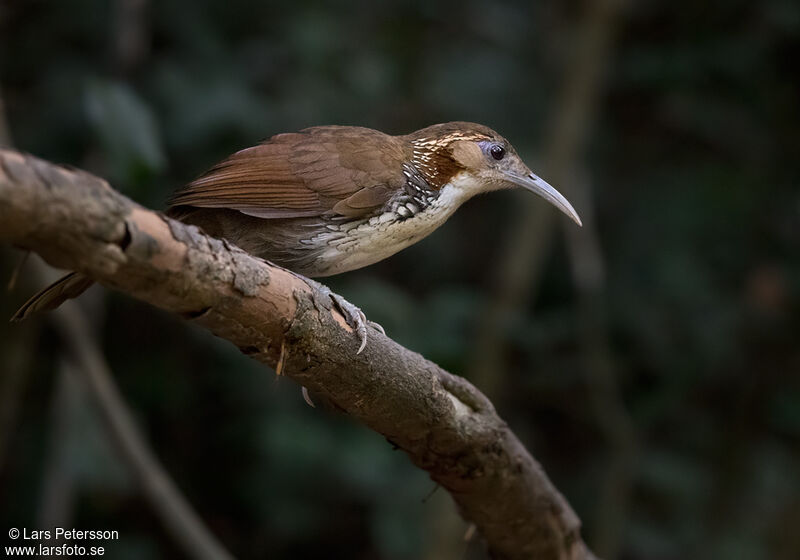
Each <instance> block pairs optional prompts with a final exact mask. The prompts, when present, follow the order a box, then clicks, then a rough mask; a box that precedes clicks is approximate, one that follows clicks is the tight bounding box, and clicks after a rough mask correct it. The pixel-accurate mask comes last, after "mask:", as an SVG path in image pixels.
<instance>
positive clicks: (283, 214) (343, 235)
mask: <svg viewBox="0 0 800 560" xmlns="http://www.w3.org/2000/svg"><path fill="white" fill-rule="evenodd" d="M515 187H516V188H522V189H525V190H528V191H531V192H533V193H535V194H537V195H539V196H541V197H542V198H544V199H545V200H547V201H548V202H550V203H551V204H553V205H554V206H555V207H556V208H558V209H559V210H560V211H561V212H563V213H564V214H566V215H567V216H568V217H569V218H571V219H572V220H573V221H574V222H575V223H576V224H578V225H579V226H580V225H582V224H581V219H580V217H579V216H578V214H577V212H576V211H575V209H574V208H573V207H572V205H571V204H570V203H569V202H568V201H567V199H566V198H564V196H563V195H561V193H559V192H558V191H557V190H556V189H555V188H553V187H552V186H551V185H550V184H549V183H547V182H546V181H545V180H544V179H542V178H541V177H539V176H538V175H536V174H534V173H533V172H532V171H531V170H530V169H529V168H528V166H526V165H525V163H524V162H523V161H522V159H521V158H520V156H519V155H518V154H517V152H516V150H515V149H514V147H513V146H512V145H511V144H510V143H509V142H508V140H506V139H505V138H503V137H502V136H500V135H499V134H498V133H497V132H495V131H494V130H492V129H491V128H489V127H487V126H484V125H480V124H476V123H469V122H448V123H442V124H435V125H432V126H428V127H426V128H422V129H420V130H417V131H415V132H412V133H410V134H405V135H398V136H393V135H389V134H385V133H383V132H380V131H377V130H373V129H370V128H364V127H358V126H315V127H311V128H306V129H303V130H300V131H299V132H291V133H283V134H277V135H275V136H272V137H271V138H269V139H268V140H266V141H264V142H262V143H260V144H258V145H256V146H252V147H249V148H246V149H243V150H241V151H238V152H236V153H234V154H233V155H231V156H229V157H228V158H226V159H224V160H222V161H221V162H220V163H218V164H217V165H215V166H214V167H212V168H211V169H210V170H208V171H207V172H206V173H204V174H203V175H201V176H199V177H198V178H197V179H195V180H194V181H192V182H191V183H189V184H188V185H186V186H185V187H183V188H182V189H180V190H178V191H177V192H176V193H175V194H174V195H173V196H172V198H171V200H170V202H169V208H168V210H167V215H168V216H170V217H172V218H175V219H178V220H180V221H182V222H185V223H188V224H192V225H195V226H198V227H199V228H201V229H202V230H203V231H204V232H205V233H206V234H208V235H210V236H213V237H220V238H224V239H226V240H227V241H229V242H231V243H233V244H235V245H238V246H239V247H240V248H242V249H244V250H245V251H247V252H249V253H251V254H253V255H255V256H257V257H260V258H262V259H265V260H268V261H270V262H272V263H275V264H277V265H280V266H282V267H284V268H287V269H289V270H290V271H292V272H295V273H297V274H300V275H303V276H306V277H309V278H319V277H326V276H332V275H335V274H341V273H344V272H348V271H352V270H356V269H359V268H362V267H365V266H369V265H371V264H373V263H376V262H378V261H381V260H383V259H385V258H387V257H390V256H391V255H393V254H395V253H397V252H398V251H400V250H402V249H404V248H406V247H408V246H410V245H413V244H414V243H417V242H418V241H420V240H421V239H423V238H425V237H426V236H428V235H429V234H430V233H432V232H433V231H434V230H435V229H436V228H438V227H439V226H441V225H442V224H444V223H445V222H446V221H447V219H448V218H449V217H450V216H451V215H452V214H453V213H454V212H455V211H456V210H457V209H458V208H459V207H460V206H461V205H462V204H463V203H464V202H466V201H467V200H469V199H470V198H472V197H473V196H475V195H477V194H481V193H486V192H490V191H496V190H502V189H510V188H515ZM92 283H93V281H92V280H91V279H89V278H87V277H86V276H84V275H82V274H81V273H78V272H73V273H70V274H68V275H66V276H64V277H63V278H61V279H60V280H58V281H56V282H55V283H54V284H52V285H51V286H49V287H47V288H45V289H44V290H42V291H41V292H39V293H37V294H36V295H34V296H33V297H32V298H31V299H30V300H28V302H27V303H25V304H24V305H23V306H22V307H21V308H20V309H19V310H18V311H17V313H16V314H15V315H14V316H13V317H12V320H22V319H24V318H26V317H28V316H30V315H31V314H33V313H35V312H38V311H43V310H48V309H53V308H55V307H58V306H59V305H60V304H61V303H63V302H64V301H65V300H67V299H70V298H73V297H77V296H78V295H80V294H81V293H82V292H83V291H85V290H86V289H87V288H88V287H89V286H91V284H92ZM327 293H328V294H329V295H330V296H331V298H332V299H333V301H334V303H335V304H336V305H337V306H338V307H339V308H340V310H342V311H343V313H344V314H345V317H346V318H347V320H348V323H350V324H351V326H353V327H354V328H355V329H356V330H357V332H358V334H359V336H360V338H361V346H360V347H359V352H360V351H361V350H363V348H364V346H365V344H366V336H367V335H366V333H367V329H366V318H365V317H364V314H363V313H362V312H361V310H360V309H358V308H357V307H356V306H354V305H352V304H350V303H349V302H347V301H346V300H344V299H343V298H341V297H339V296H335V295H334V294H332V293H331V292H330V291H328V292H327Z"/></svg>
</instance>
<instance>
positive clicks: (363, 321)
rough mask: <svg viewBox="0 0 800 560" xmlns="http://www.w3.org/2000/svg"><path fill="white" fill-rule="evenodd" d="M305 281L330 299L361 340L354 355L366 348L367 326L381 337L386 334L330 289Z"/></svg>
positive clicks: (312, 281) (359, 310)
mask: <svg viewBox="0 0 800 560" xmlns="http://www.w3.org/2000/svg"><path fill="white" fill-rule="evenodd" d="M306 281H307V282H311V283H313V284H314V287H315V288H316V289H317V290H319V291H320V292H321V293H322V294H323V295H326V296H328V298H330V300H331V301H332V302H333V303H334V305H336V307H337V308H338V309H339V311H340V312H341V313H342V316H343V317H344V320H345V321H347V324H348V325H350V326H351V327H352V328H353V330H354V331H355V332H356V335H357V336H358V337H359V339H360V340H361V345H360V346H359V347H358V351H357V352H356V354H361V352H362V351H363V350H364V348H366V346H367V326H370V327H372V328H373V329H375V330H377V331H379V332H380V333H381V334H383V335H385V334H386V331H384V330H383V327H382V326H380V325H379V324H378V323H376V322H374V321H370V320H369V319H367V317H366V315H364V312H363V311H361V309H359V308H358V307H356V306H355V305H353V304H352V303H350V302H349V301H347V300H346V299H344V298H343V297H342V296H340V295H339V294H335V293H333V292H332V291H331V289H330V288H328V287H327V286H325V285H324V284H320V283H319V282H316V281H314V280H308V279H306Z"/></svg>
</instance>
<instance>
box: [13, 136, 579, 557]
mask: <svg viewBox="0 0 800 560" xmlns="http://www.w3.org/2000/svg"><path fill="white" fill-rule="evenodd" d="M0 240H5V241H9V242H11V243H14V244H17V245H20V246H23V247H25V248H28V249H30V250H33V251H36V252H37V253H39V254H40V255H41V256H42V257H44V258H45V260H47V261H48V262H49V263H50V264H52V265H54V266H58V267H61V268H69V269H73V270H78V271H80V272H82V273H84V274H87V275H88V276H90V277H91V278H94V279H96V280H97V281H98V282H100V283H102V284H104V285H106V286H108V287H110V288H113V289H116V290H120V291H122V292H125V293H127V294H130V295H132V296H134V297H136V298H138V299H141V300H143V301H147V302H149V303H151V304H153V305H155V306H158V307H160V308H162V309H166V310H168V311H172V312H175V313H179V314H181V315H182V316H183V317H185V318H186V319H188V320H191V321H193V322H194V323H197V324H199V325H202V326H203V327H205V328H207V329H208V330H210V331H211V332H213V333H214V334H216V335H217V336H219V337H222V338H225V339H226V340H229V341H230V342H232V343H233V344H235V345H236V346H237V347H239V349H240V350H241V351H242V352H243V353H245V354H247V355H249V356H251V357H253V358H255V359H257V360H259V361H261V362H263V363H266V364H268V365H270V366H272V367H274V366H275V365H276V362H277V361H278V358H279V353H280V350H281V347H282V346H283V348H284V350H285V356H284V367H283V372H284V373H286V375H287V376H289V377H292V378H293V379H295V380H296V381H297V382H299V383H301V384H302V385H304V386H305V387H307V388H309V389H310V390H311V391H312V392H314V393H315V394H319V395H321V396H322V397H324V398H326V399H328V400H330V401H331V402H332V403H334V404H335V405H336V406H338V407H339V408H341V409H342V410H344V411H345V412H347V413H348V414H350V415H351V416H353V417H354V418H356V419H357V420H359V421H361V422H363V423H364V424H366V425H367V426H369V427H370V428H372V429H373V430H375V431H377V432H379V433H381V434H383V435H384V436H386V438H387V439H388V440H389V441H391V442H392V443H394V444H395V445H397V446H398V447H399V448H401V449H403V450H404V451H405V452H406V453H407V454H408V455H409V457H410V458H411V460H412V461H413V462H414V464H416V465H417V466H419V467H420V468H423V469H425V470H427V471H428V472H429V473H430V476H431V478H432V479H433V480H434V481H436V482H438V483H439V484H440V485H442V487H444V488H445V489H447V490H448V492H450V494H451V495H452V496H453V498H454V499H455V501H456V502H457V503H458V504H459V507H460V509H461V512H462V514H463V515H464V517H465V518H466V519H468V520H470V521H472V522H473V523H475V524H476V526H477V527H478V530H479V531H480V532H481V534H482V535H483V536H484V537H485V539H486V540H487V542H488V545H489V549H490V551H491V554H492V555H493V557H494V558H500V559H517V558H519V559H522V558H526V559H527V558H541V559H549V558H553V559H555V558H559V559H561V558H569V559H584V558H593V556H592V554H591V552H589V550H588V549H587V547H586V546H585V545H584V543H583V541H582V540H581V537H580V521H579V520H578V518H577V516H576V515H575V513H574V512H573V511H572V509H571V508H570V507H569V504H567V502H566V501H565V500H564V498H563V497H562V496H561V494H560V493H559V492H558V491H557V490H556V489H555V487H553V485H552V484H551V483H550V481H549V480H548V478H547V476H546V475H545V473H544V472H543V471H542V469H541V467H540V466H539V464H538V463H537V462H536V461H535V460H534V459H533V458H532V457H531V456H530V454H528V452H527V451H526V450H525V448H524V447H523V446H522V444H521V443H520V442H519V440H518V439H517V438H516V436H515V435H514V434H513V433H512V432H511V430H509V428H508V427H507V426H506V424H505V423H504V422H503V421H502V420H501V419H500V418H499V417H498V416H497V414H496V413H495V411H494V407H493V406H492V404H491V402H489V400H488V399H487V398H486V397H484V396H483V395H482V394H481V393H480V392H479V391H477V390H476V389H475V388H474V387H473V386H472V385H470V384H469V383H468V382H466V381H465V380H463V379H461V378H459V377H457V376H454V375H451V374H449V373H447V372H445V371H444V370H442V369H440V368H439V367H438V366H436V365H435V364H433V363H431V362H429V361H427V360H425V359H424V358H423V357H422V356H420V355H419V354H416V353H414V352H411V351H410V350H407V349H406V348H403V347H402V346H400V345H398V344H397V343H395V342H393V341H392V340H390V339H388V338H387V337H385V336H383V335H380V334H379V333H377V332H376V331H374V330H373V331H370V333H369V342H368V344H367V347H366V349H365V351H364V352H362V353H361V354H358V355H357V354H356V350H357V348H358V338H357V337H356V336H355V334H354V333H353V332H352V329H350V327H349V326H347V324H346V322H345V321H344V319H343V317H342V316H341V315H340V314H339V313H338V312H337V311H336V310H335V308H333V307H332V306H331V303H330V301H329V298H328V297H327V296H325V295H324V293H322V292H321V291H319V289H318V287H317V286H318V285H317V284H316V283H315V282H313V281H310V280H307V279H305V278H303V277H300V276H298V275H295V274H293V273H291V272H289V271H287V270H285V269H282V268H280V267H277V266H274V265H271V264H269V263H266V262H264V261H262V260H260V259H258V258H256V257H253V256H252V255H249V254H247V253H245V252H244V251H242V250H240V249H239V248H237V247H234V246H232V245H230V244H229V243H227V242H226V241H224V240H217V239H213V238H210V237H208V236H206V235H205V234H203V233H202V232H201V231H200V230H198V229H197V228H195V227H193V226H188V225H185V224H182V223H180V222H176V221H174V220H170V219H168V218H166V217H165V216H163V215H161V214H158V213H156V212H153V211H150V210H147V209H145V208H143V207H141V206H139V205H137V204H136V203H134V202H132V201H130V200H128V199H127V198H125V197H124V196H122V195H121V194H119V193H117V192H116V191H114V190H113V189H111V187H109V185H108V184H107V183H106V182H105V181H103V180H102V179H99V178H97V177H94V176H92V175H90V174H88V173H86V172H82V171H74V170H67V169H65V168H62V167H58V166H55V165H53V164H50V163H47V162H45V161H42V160H39V159H37V158H34V157H32V156H25V155H22V154H19V153H16V152H13V151H8V150H0Z"/></svg>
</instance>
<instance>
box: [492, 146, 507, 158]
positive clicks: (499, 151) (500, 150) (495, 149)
mask: <svg viewBox="0 0 800 560" xmlns="http://www.w3.org/2000/svg"><path fill="white" fill-rule="evenodd" d="M489 153H490V154H492V157H493V158H494V159H496V160H498V161H499V160H501V159H503V158H504V157H505V155H506V149H505V148H504V147H503V146H497V145H495V146H492V148H491V149H490V150H489Z"/></svg>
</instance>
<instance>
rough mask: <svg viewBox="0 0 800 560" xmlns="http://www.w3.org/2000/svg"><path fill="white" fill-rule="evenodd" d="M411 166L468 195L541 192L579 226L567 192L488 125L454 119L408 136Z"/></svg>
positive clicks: (433, 181)
mask: <svg viewBox="0 0 800 560" xmlns="http://www.w3.org/2000/svg"><path fill="white" fill-rule="evenodd" d="M408 139H409V142H410V145H411V150H412V156H411V159H412V164H413V165H414V166H415V167H416V168H417V169H418V170H419V171H420V173H422V175H423V176H425V178H426V179H427V181H428V182H429V183H430V184H431V186H432V187H434V188H437V189H438V188H441V187H443V186H444V185H445V184H451V185H453V186H454V187H456V188H461V189H464V190H465V191H468V192H467V194H468V195H469V196H472V195H475V194H478V193H482V192H488V191H494V190H500V189H507V188H513V187H522V188H524V189H526V190H529V191H531V192H533V193H535V194H538V195H539V196H541V197H542V198H544V199H545V200H547V201H548V202H550V203H551V204H552V205H553V206H555V207H556V208H558V209H559V210H561V211H562V212H563V213H564V214H566V215H567V216H569V217H570V218H571V219H572V220H573V221H574V222H575V223H576V224H578V225H579V226H580V225H582V224H581V219H580V218H579V217H578V213H577V212H575V209H574V208H573V207H572V205H571V204H570V203H569V201H567V199H566V198H564V196H563V195H562V194H561V193H559V192H558V191H557V190H556V189H555V188H553V187H552V186H551V185H550V184H549V183H548V182H547V181H545V180H544V179H542V178H541V177H539V176H538V175H536V174H534V173H533V172H532V171H531V170H530V169H529V168H528V166H527V165H525V163H523V161H522V159H521V158H520V157H519V155H518V154H517V152H516V150H514V147H513V146H512V145H511V143H509V141H508V140H506V139H505V138H503V137H502V136H500V135H499V134H497V133H496V132H495V131H494V130H492V129H491V128H488V127H486V126H483V125H480V124H475V123H467V122H451V123H445V124H436V125H433V126H429V127H427V128H423V129H421V130H418V131H416V132H414V133H412V134H409V135H408Z"/></svg>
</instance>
